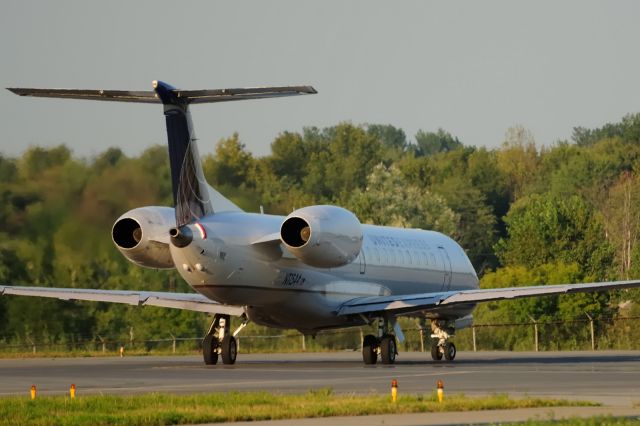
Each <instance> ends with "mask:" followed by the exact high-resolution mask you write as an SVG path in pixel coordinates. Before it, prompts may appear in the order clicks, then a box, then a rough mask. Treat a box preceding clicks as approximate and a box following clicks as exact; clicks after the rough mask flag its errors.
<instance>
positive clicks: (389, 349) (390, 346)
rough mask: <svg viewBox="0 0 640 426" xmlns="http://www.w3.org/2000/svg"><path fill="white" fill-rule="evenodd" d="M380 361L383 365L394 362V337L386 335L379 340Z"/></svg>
mask: <svg viewBox="0 0 640 426" xmlns="http://www.w3.org/2000/svg"><path fill="white" fill-rule="evenodd" d="M380 359H381V360H382V363H383V364H393V363H394V362H396V336H394V335H392V334H387V335H384V336H382V339H380Z"/></svg>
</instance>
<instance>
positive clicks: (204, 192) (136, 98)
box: [8, 81, 317, 227]
mask: <svg viewBox="0 0 640 426" xmlns="http://www.w3.org/2000/svg"><path fill="white" fill-rule="evenodd" d="M153 89H154V90H153V91H128V90H83V89H28V88H9V89H8V90H10V91H12V92H13V93H15V94H16V95H20V96H34V97H42V98H61V99H88V100H96V101H112V102H138V103H162V104H163V105H164V115H165V117H166V126H167V139H168V142H169V161H170V165H171V183H172V187H173V200H174V204H175V207H176V226H177V227H180V226H183V225H186V224H188V223H190V222H192V221H195V220H198V219H199V218H201V217H203V216H205V215H208V214H211V213H214V212H215V211H228V210H238V211H240V208H239V207H237V206H236V205H235V204H233V203H232V202H231V201H229V200H227V199H225V198H224V197H222V196H221V195H220V194H219V193H217V192H216V191H215V190H212V189H211V187H210V186H209V185H208V184H207V182H206V180H205V178H204V174H203V172H202V165H201V163H200V156H199V154H198V147H197V144H196V137H195V133H194V130H193V124H192V122H191V114H190V113H189V105H190V104H203V103H215V102H229V101H240V100H248V99H264V98H280V97H285V96H296V95H311V94H315V93H317V92H316V90H315V89H314V88H313V87H311V86H282V87H252V88H245V89H217V90H180V89H176V88H174V87H172V86H170V85H169V84H167V83H164V82H162V81H154V82H153ZM221 197H222V198H221Z"/></svg>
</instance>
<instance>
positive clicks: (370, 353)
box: [362, 334, 378, 365]
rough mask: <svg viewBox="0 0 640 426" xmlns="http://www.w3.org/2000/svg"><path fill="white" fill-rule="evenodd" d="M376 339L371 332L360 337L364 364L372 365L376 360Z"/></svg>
mask: <svg viewBox="0 0 640 426" xmlns="http://www.w3.org/2000/svg"><path fill="white" fill-rule="evenodd" d="M377 347H378V339H376V337H375V336H373V335H371V334H367V335H366V336H364V339H362V360H363V361H364V363H365V364H366V365H373V364H375V363H376V362H377V361H378V353H377V352H376V348H377Z"/></svg>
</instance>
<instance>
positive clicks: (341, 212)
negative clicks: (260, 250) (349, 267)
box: [280, 206, 362, 268]
mask: <svg viewBox="0 0 640 426" xmlns="http://www.w3.org/2000/svg"><path fill="white" fill-rule="evenodd" d="M280 239H281V240H282V242H283V243H284V245H285V246H286V247H287V248H288V249H289V251H290V252H291V253H293V255H294V256H296V257H297V258H298V259H300V261H302V262H304V263H306V264H307V265H310V266H315V267H318V268H335V267H338V266H343V265H346V264H348V263H351V262H353V260H354V259H355V258H356V257H357V256H358V254H359V253H360V249H361V248H362V227H361V225H360V221H359V220H358V218H357V217H356V216H355V215H354V214H353V213H351V212H350V211H349V210H346V209H343V208H341V207H337V206H310V207H304V208H302V209H298V210H295V211H294V212H293V213H291V214H290V215H289V216H287V218H286V219H285V220H284V222H283V223H282V226H281V228H280Z"/></svg>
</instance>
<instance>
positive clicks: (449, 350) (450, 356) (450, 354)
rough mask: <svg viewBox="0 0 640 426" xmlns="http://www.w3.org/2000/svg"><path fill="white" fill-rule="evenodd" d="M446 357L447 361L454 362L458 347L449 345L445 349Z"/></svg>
mask: <svg viewBox="0 0 640 426" xmlns="http://www.w3.org/2000/svg"><path fill="white" fill-rule="evenodd" d="M444 357H445V359H446V360H447V361H453V360H454V359H455V357H456V345H454V344H453V343H447V344H446V345H445V347H444Z"/></svg>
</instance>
